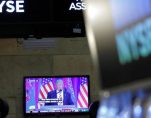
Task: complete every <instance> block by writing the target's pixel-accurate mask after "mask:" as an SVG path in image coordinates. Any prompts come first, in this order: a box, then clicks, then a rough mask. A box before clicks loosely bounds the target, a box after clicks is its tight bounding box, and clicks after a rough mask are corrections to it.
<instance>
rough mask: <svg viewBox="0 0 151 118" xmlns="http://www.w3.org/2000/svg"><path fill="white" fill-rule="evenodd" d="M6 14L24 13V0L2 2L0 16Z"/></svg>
mask: <svg viewBox="0 0 151 118" xmlns="http://www.w3.org/2000/svg"><path fill="white" fill-rule="evenodd" d="M3 12H7V13H24V12H25V10H24V0H3V1H1V2H0V14H1V13H3Z"/></svg>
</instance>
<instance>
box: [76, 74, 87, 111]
mask: <svg viewBox="0 0 151 118" xmlns="http://www.w3.org/2000/svg"><path fill="white" fill-rule="evenodd" d="M77 106H78V108H88V81H87V78H85V77H84V78H82V79H81V82H80V91H79V94H78V101H77Z"/></svg>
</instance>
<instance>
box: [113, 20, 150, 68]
mask: <svg viewBox="0 0 151 118" xmlns="http://www.w3.org/2000/svg"><path fill="white" fill-rule="evenodd" d="M116 42H117V49H118V55H119V61H120V63H121V64H122V65H124V64H126V63H130V62H132V61H133V60H139V58H141V57H142V58H145V57H148V56H149V55H151V18H149V19H147V20H145V21H144V22H143V23H139V24H138V25H136V26H135V27H134V28H132V29H130V30H126V31H124V32H122V33H121V34H119V35H117V36H116Z"/></svg>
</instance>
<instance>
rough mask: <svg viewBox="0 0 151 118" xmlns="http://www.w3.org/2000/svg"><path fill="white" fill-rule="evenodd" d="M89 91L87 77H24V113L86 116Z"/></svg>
mask: <svg viewBox="0 0 151 118" xmlns="http://www.w3.org/2000/svg"><path fill="white" fill-rule="evenodd" d="M89 89H90V88H89V76H49V77H46V76H45V77H24V113H25V115H36V114H37V115H49V114H62V113H69V114H70V113H75V114H78V113H82V114H87V113H88V112H89V103H90V90H89Z"/></svg>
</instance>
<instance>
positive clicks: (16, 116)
mask: <svg viewBox="0 0 151 118" xmlns="http://www.w3.org/2000/svg"><path fill="white" fill-rule="evenodd" d="M9 40H10V41H11V42H12V43H9ZM9 40H0V49H1V50H0V97H1V98H3V99H5V100H7V102H8V103H9V106H10V112H9V115H8V117H7V118H23V105H22V104H23V87H22V85H23V77H24V76H45V75H47V76H49V75H85V74H86V75H90V82H91V84H90V86H91V101H95V100H98V99H99V97H98V91H99V87H98V85H97V84H98V82H97V79H96V76H95V70H94V69H93V66H92V62H91V58H90V55H89V50H88V46H87V41H86V40H81V41H80V40H77V41H75V40H73V39H70V40H67V39H62V40H61V41H60V42H58V45H59V48H58V47H56V49H49V50H25V49H22V48H21V47H19V46H18V44H16V39H9ZM61 42H62V43H61ZM80 42H81V43H80ZM2 43H3V45H2ZM6 44H7V45H6ZM72 47H74V48H72ZM59 50H61V51H59ZM63 50H64V51H63ZM80 50H81V51H80ZM68 117H69V118H70V117H71V116H68ZM74 117H76V116H73V118H74ZM85 117H88V116H85ZM49 118H50V117H49ZM52 118H53V117H52ZM61 118H63V117H61ZM79 118H83V116H79Z"/></svg>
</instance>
